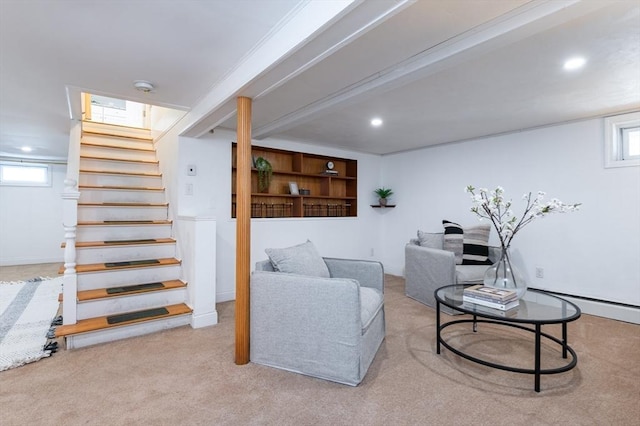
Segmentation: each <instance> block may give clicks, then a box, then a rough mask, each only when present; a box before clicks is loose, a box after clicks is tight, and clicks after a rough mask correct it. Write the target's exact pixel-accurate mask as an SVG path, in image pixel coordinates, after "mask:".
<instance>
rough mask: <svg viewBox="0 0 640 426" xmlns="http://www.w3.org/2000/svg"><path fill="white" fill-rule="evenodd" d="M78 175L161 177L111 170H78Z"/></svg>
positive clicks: (160, 174) (152, 174) (160, 175)
mask: <svg viewBox="0 0 640 426" xmlns="http://www.w3.org/2000/svg"><path fill="white" fill-rule="evenodd" d="M80 173H95V174H101V175H131V176H144V177H162V173H138V172H120V171H111V170H80Z"/></svg>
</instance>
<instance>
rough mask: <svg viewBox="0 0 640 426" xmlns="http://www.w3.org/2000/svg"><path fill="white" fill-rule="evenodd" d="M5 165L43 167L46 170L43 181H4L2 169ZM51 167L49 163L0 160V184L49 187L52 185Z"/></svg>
mask: <svg viewBox="0 0 640 426" xmlns="http://www.w3.org/2000/svg"><path fill="white" fill-rule="evenodd" d="M5 166H9V167H24V168H31V167H37V168H44V169H45V170H46V172H45V176H46V181H45V182H32V181H5V180H3V179H2V169H3V168H4V167H5ZM52 175H53V172H52V169H51V165H50V164H44V163H31V162H29V163H27V162H15V161H0V186H32V187H51V186H52V181H53V180H52Z"/></svg>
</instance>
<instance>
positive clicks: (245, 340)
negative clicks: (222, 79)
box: [236, 97, 251, 365]
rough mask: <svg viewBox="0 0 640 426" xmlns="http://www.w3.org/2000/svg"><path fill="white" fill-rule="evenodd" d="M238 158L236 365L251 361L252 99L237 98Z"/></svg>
mask: <svg viewBox="0 0 640 426" xmlns="http://www.w3.org/2000/svg"><path fill="white" fill-rule="evenodd" d="M237 128H238V130H237V138H238V141H237V155H236V161H237V164H236V167H237V169H236V173H237V174H236V364H237V365H244V364H247V363H248V362H249V278H250V272H251V265H250V261H251V99H250V98H245V97H238V126H237Z"/></svg>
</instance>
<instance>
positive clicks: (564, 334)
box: [562, 322, 567, 359]
mask: <svg viewBox="0 0 640 426" xmlns="http://www.w3.org/2000/svg"><path fill="white" fill-rule="evenodd" d="M562 358H564V359H567V323H566V322H563V323H562Z"/></svg>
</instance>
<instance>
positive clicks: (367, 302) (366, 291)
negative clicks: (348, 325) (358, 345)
mask: <svg viewBox="0 0 640 426" xmlns="http://www.w3.org/2000/svg"><path fill="white" fill-rule="evenodd" d="M382 301H383V297H382V293H380V292H379V291H378V290H376V289H375V288H371V287H362V286H361V287H360V321H361V322H362V334H364V333H366V332H367V329H368V328H369V326H370V325H371V322H372V321H373V319H374V318H375V317H376V315H377V314H378V311H379V310H380V309H381V308H382Z"/></svg>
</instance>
